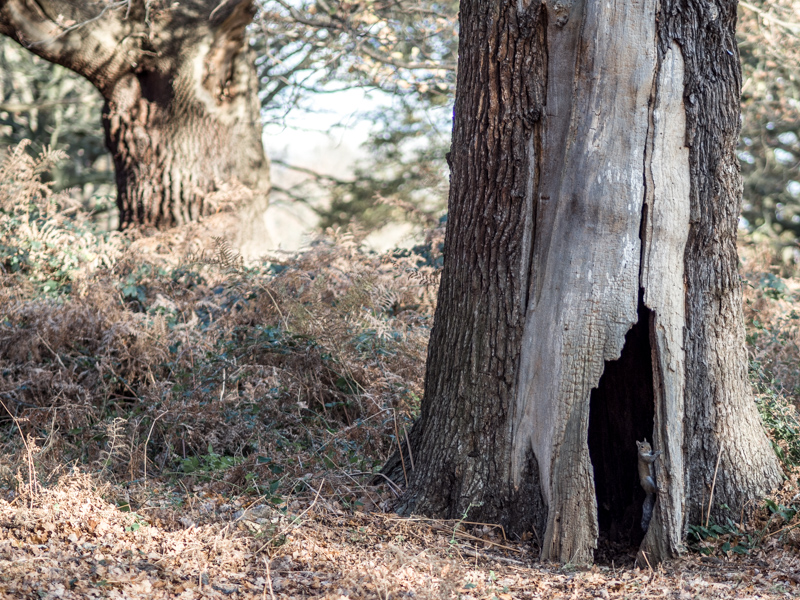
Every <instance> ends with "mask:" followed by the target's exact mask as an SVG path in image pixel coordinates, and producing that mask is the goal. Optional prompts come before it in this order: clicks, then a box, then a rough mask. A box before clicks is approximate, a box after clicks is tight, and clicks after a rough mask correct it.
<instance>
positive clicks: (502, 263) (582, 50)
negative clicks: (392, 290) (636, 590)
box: [385, 0, 780, 564]
mask: <svg viewBox="0 0 800 600" xmlns="http://www.w3.org/2000/svg"><path fill="white" fill-rule="evenodd" d="M735 19H736V4H735V2H729V1H727V0H711V1H707V0H702V1H701V0H661V1H660V2H659V1H658V0H641V1H637V2H634V1H632V0H625V1H622V2H616V3H606V2H589V1H588V0H553V1H551V0H545V2H543V3H540V2H535V1H532V0H519V1H517V0H513V1H512V0H470V1H466V2H462V4H461V14H460V23H461V40H460V53H459V81H458V88H457V93H456V106H455V117H454V131H453V141H452V148H451V154H450V164H451V172H452V178H451V190H450V200H449V216H448V226H447V234H446V241H445V263H444V270H443V274H442V282H441V288H440V291H439V302H438V306H437V311H436V319H435V324H434V327H433V331H432V334H431V340H430V347H429V354H428V365H427V373H426V381H425V398H424V400H423V403H422V410H421V415H420V418H419V419H418V421H417V423H416V424H415V426H414V428H413V430H412V433H411V436H410V445H411V450H412V454H413V457H414V461H415V466H416V470H415V471H413V472H412V473H411V474H410V475H409V485H408V487H407V489H406V491H405V494H404V496H403V497H402V500H401V503H400V505H399V507H398V509H399V511H400V512H401V513H406V514H410V513H427V514H430V515H436V516H439V517H447V518H460V517H463V516H464V515H467V516H468V518H469V520H471V521H483V522H495V523H501V524H503V525H504V527H505V528H506V531H510V532H512V533H515V534H517V535H524V534H525V533H526V532H531V533H532V537H533V539H534V540H535V541H537V542H538V544H539V546H540V548H541V556H542V557H543V558H545V559H555V560H559V561H564V562H588V561H591V560H592V559H593V551H594V549H595V548H596V547H597V542H598V539H601V538H603V537H605V538H608V539H612V540H627V541H629V542H630V543H632V544H641V545H640V549H641V551H642V552H646V553H647V556H648V559H649V561H650V563H651V564H652V563H653V562H654V561H659V560H663V559H666V558H669V557H672V556H675V555H677V554H678V553H680V552H681V551H682V542H683V539H684V535H685V531H686V527H687V524H688V523H691V522H698V521H699V519H700V514H701V511H702V510H704V508H705V509H707V507H708V503H709V496H710V488H711V484H712V479H713V477H714V467H715V464H716V462H717V457H718V456H720V463H719V471H718V473H717V476H716V484H715V491H714V499H713V510H712V514H720V513H719V511H721V510H722V509H721V508H719V507H720V506H721V505H722V504H727V506H729V507H731V509H733V510H734V511H736V510H737V509H738V508H739V507H741V506H743V505H744V504H745V503H746V502H747V501H748V500H750V499H753V498H756V497H758V496H759V495H761V494H763V493H765V492H767V491H768V490H769V489H770V488H772V487H773V486H774V485H775V484H776V483H777V482H778V480H779V477H780V471H779V467H778V463H777V460H776V458H775V456H774V455H773V453H772V451H771V448H770V445H769V443H768V441H767V439H766V436H765V434H764V432H763V430H762V428H761V426H760V423H759V420H758V415H757V411H756V408H755V405H754V403H753V402H752V397H751V393H750V388H749V383H748V380H747V372H746V360H745V351H744V335H743V323H742V316H741V289H740V282H739V277H738V273H737V255H736V228H737V217H738V212H739V203H740V178H739V172H738V165H737V161H736V156H735V154H734V148H735V146H736V140H737V134H738V130H739V105H738V102H739V88H740V83H741V82H740V68H739V61H738V54H737V48H736V44H735V41H734V27H735ZM644 437H647V439H648V440H651V441H652V442H653V446H654V448H655V449H656V450H661V451H662V452H663V454H662V455H661V457H660V458H659V460H658V461H656V463H655V471H656V476H657V480H658V485H659V492H658V494H657V501H656V508H655V514H654V517H653V520H652V522H651V524H650V527H649V529H648V531H647V534H646V535H644V534H643V532H642V531H641V528H640V527H639V519H640V517H641V507H642V501H643V500H644V493H643V491H642V490H641V489H640V487H639V482H638V477H637V469H636V461H637V454H636V446H635V441H636V440H641V439H643V438H644ZM397 463H398V460H397V457H394V458H393V459H391V460H390V462H389V463H388V464H387V465H386V467H385V472H387V473H389V474H391V475H392V476H393V477H395V478H397V479H398V480H402V478H403V475H402V472H400V471H399V469H398V464H397ZM408 464H409V461H408V460H406V465H408ZM738 514H739V513H738V512H737V513H736V515H737V516H738ZM640 557H642V555H640Z"/></svg>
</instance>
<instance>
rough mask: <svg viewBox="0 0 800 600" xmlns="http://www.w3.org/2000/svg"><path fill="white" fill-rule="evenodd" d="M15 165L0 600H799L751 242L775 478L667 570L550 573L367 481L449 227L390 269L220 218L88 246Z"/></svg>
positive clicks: (4, 299)
mask: <svg viewBox="0 0 800 600" xmlns="http://www.w3.org/2000/svg"><path fill="white" fill-rule="evenodd" d="M15 160H16V161H17V162H16V163H14V164H10V165H9V164H6V165H2V168H0V209H2V210H0V306H2V314H0V405H2V406H0V411H2V412H4V413H5V415H7V416H3V417H0V598H9V599H11V598H15V599H16V598H36V599H43V598H48V599H50V598H187V599H188V598H204V597H209V598H231V599H235V598H261V599H264V598H270V599H273V598H293V597H297V598H303V597H321V598H335V599H337V600H344V599H345V598H353V599H355V598H380V599H384V600H388V599H389V598H395V599H397V598H462V599H464V600H469V599H472V598H475V599H477V598H487V599H490V598H498V599H500V600H508V599H510V598H590V597H597V598H680V599H681V600H683V599H689V598H779V597H781V598H782V597H795V596H800V558H799V557H798V550H799V549H800V494H798V491H799V489H800V488H798V484H797V465H798V464H800V419H799V418H798V414H797V410H796V408H795V405H794V404H793V402H796V401H797V397H798V390H800V315H799V314H798V312H796V310H795V309H796V307H797V306H800V304H799V302H800V300H799V299H800V278H798V277H796V274H795V273H794V271H792V270H791V269H788V267H786V266H785V265H781V264H779V263H778V262H776V261H775V260H774V258H773V254H772V252H771V250H769V248H768V247H767V246H764V245H753V244H751V243H743V244H742V248H741V257H742V272H743V277H744V283H745V287H744V290H745V300H746V305H745V319H746V325H747V341H748V351H749V353H750V358H751V361H750V373H751V377H752V381H753V385H754V390H755V395H756V399H757V402H758V406H759V410H760V412H761V415H762V419H763V421H764V424H765V427H766V429H767V432H768V434H769V435H770V437H771V439H772V441H773V444H774V447H775V449H776V451H777V452H778V454H779V456H780V458H781V460H782V461H783V464H784V467H785V470H786V472H787V474H788V477H787V480H786V482H785V483H784V485H783V488H782V489H781V490H779V491H777V492H775V494H774V495H773V496H772V497H770V498H767V499H765V500H764V501H763V502H762V503H760V504H759V505H758V506H753V507H751V509H750V510H749V512H748V513H747V514H742V515H741V516H738V515H737V516H736V518H735V519H727V520H726V521H725V522H724V523H723V522H719V523H717V522H715V521H714V520H713V518H712V519H711V520H708V519H707V520H706V522H705V523H700V524H693V525H691V526H690V536H689V539H688V540H687V544H688V548H689V551H688V552H687V553H686V554H685V555H684V556H683V557H682V558H681V559H680V560H677V561H674V562H672V563H670V564H668V565H660V566H656V567H655V569H636V568H634V566H633V562H634V561H633V559H634V556H633V554H632V551H621V552H620V551H618V552H616V553H615V554H609V553H608V552H605V553H604V554H605V555H609V556H613V557H614V558H613V559H612V560H611V561H610V562H611V564H598V565H596V566H594V567H591V568H583V567H578V566H574V565H567V566H563V565H555V564H545V563H541V562H539V561H538V560H537V555H538V541H537V540H538V535H539V532H535V531H534V532H531V535H530V539H527V540H526V541H519V540H511V539H506V536H505V532H504V531H503V530H502V529H500V528H499V527H497V526H494V525H492V524H481V523H470V522H468V520H467V518H466V517H465V518H464V519H461V520H454V521H441V520H430V519H422V518H415V519H404V518H400V517H398V516H396V515H395V514H394V513H393V512H392V511H391V508H392V501H393V498H394V497H395V496H396V495H397V494H398V493H399V492H400V491H401V487H402V485H398V484H397V483H396V482H387V481H379V482H378V484H377V485H376V482H375V481H373V478H374V477H375V473H376V472H377V471H378V469H379V468H380V466H381V465H382V464H383V463H384V462H385V461H386V460H387V458H388V457H389V456H390V455H391V454H392V453H393V452H394V451H395V450H396V449H397V448H398V447H399V446H400V445H402V444H403V443H404V442H406V441H407V433H408V430H409V428H410V427H411V424H412V422H413V419H414V418H415V416H416V415H417V414H418V411H419V403H420V398H421V396H422V381H423V376H424V363H425V356H426V349H427V340H428V336H429V333H430V326H431V322H432V318H433V310H434V305H435V294H436V287H437V273H438V269H439V267H440V265H441V246H442V231H441V230H434V231H432V232H430V233H429V234H428V235H427V238H426V242H425V243H424V244H421V245H420V246H419V247H417V248H415V249H414V250H411V251H398V252H391V253H388V254H386V255H382V256H379V255H376V254H371V253H368V252H365V251H364V250H363V249H362V248H361V246H360V243H359V234H358V233H355V232H341V231H339V232H328V234H327V235H326V236H325V237H322V238H320V239H319V240H317V241H315V242H314V243H313V244H312V245H311V247H310V248H309V249H308V250H307V251H305V252H303V253H302V254H300V255H297V256H291V257H285V256H284V257H281V256H272V257H268V258H267V259H266V260H263V261H257V262H254V263H250V264H245V263H244V262H243V261H242V260H241V259H240V257H238V256H237V254H236V252H235V251H234V250H233V249H232V246H231V244H230V242H228V241H226V239H230V237H231V236H230V226H231V223H230V220H229V219H228V220H226V219H227V217H226V216H225V215H224V214H223V215H219V216H218V218H214V219H209V220H206V221H205V222H204V223H202V224H200V225H193V226H190V227H185V228H182V229H179V230H174V231H170V232H166V233H162V234H158V235H151V236H149V237H143V236H139V235H137V234H135V233H128V234H124V235H123V234H120V233H118V232H115V233H108V234H102V233H98V232H95V231H93V230H92V229H91V227H90V224H89V223H88V222H87V221H86V220H82V219H81V218H80V217H76V216H75V215H76V214H79V213H76V212H75V210H74V207H71V206H70V205H69V202H68V199H67V198H65V197H63V196H59V197H54V196H53V195H51V194H49V192H47V190H46V189H43V188H41V186H38V185H34V184H35V183H36V178H37V177H38V175H37V173H40V172H41V171H42V170H43V169H42V168H41V165H37V164H36V163H35V161H34V160H33V159H30V160H29V161H28V162H27V163H26V162H25V159H24V157H20V156H17V158H16V159H15ZM3 169H5V171H3ZM3 172H9V173H14V177H13V178H9V179H8V180H3V178H2V173H3ZM26 177H27V178H28V180H29V181H30V182H32V185H29V186H27V187H25V186H23V188H20V187H19V182H20V181H22V182H24V181H25V180H26ZM6 183H7V184H8V185H6ZM4 186H5V187H4ZM20 189H22V192H20ZM20 194H22V195H21V196H20ZM225 236H228V238H226V237H225Z"/></svg>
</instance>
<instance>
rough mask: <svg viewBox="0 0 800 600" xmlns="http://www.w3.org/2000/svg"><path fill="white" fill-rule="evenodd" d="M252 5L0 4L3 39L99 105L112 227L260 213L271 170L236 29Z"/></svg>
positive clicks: (229, 1)
mask: <svg viewBox="0 0 800 600" xmlns="http://www.w3.org/2000/svg"><path fill="white" fill-rule="evenodd" d="M254 11H255V9H254V7H253V2H252V0H188V1H181V2H171V1H167V0H121V1H115V2H112V1H111V0H104V1H88V2H72V1H68V0H0V33H2V34H5V35H7V36H9V37H11V38H13V39H14V40H16V41H17V42H19V43H20V44H22V45H23V46H24V47H26V48H28V49H29V50H30V51H32V52H34V53H35V54H37V55H39V56H41V57H42V58H44V59H46V60H49V61H51V62H54V63H58V64H60V65H63V66H65V67H67V68H69V69H71V70H73V71H75V72H76V73H78V74H79V75H81V76H83V77H85V78H86V79H88V80H89V81H90V82H91V83H92V84H93V85H94V86H95V87H96V88H97V89H98V90H99V91H100V93H101V94H102V95H103V98H104V99H105V108H104V114H103V124H104V127H105V132H106V144H107V146H108V149H109V150H110V151H111V153H112V155H113V158H114V164H115V167H116V179H117V191H118V195H117V204H118V206H119V210H120V226H121V227H123V228H124V227H129V226H133V225H137V226H138V225H143V226H150V227H157V228H165V227H171V226H174V225H180V224H183V223H186V222H188V221H194V220H196V219H198V218H199V217H200V216H202V215H205V214H209V213H211V212H214V211H215V210H217V209H218V208H219V204H220V203H221V202H224V201H226V200H233V199H238V200H241V199H242V197H244V198H245V204H246V207H245V209H244V210H245V212H246V217H245V219H244V220H245V222H246V223H249V224H250V225H251V226H252V225H253V224H254V223H255V222H256V221H258V220H260V218H261V215H262V214H263V211H264V210H265V209H266V203H267V194H268V192H269V162H268V161H267V159H266V157H265V155H264V150H263V147H262V143H261V119H260V112H259V111H260V103H259V100H258V96H257V78H256V72H255V66H254V63H253V56H252V55H251V53H250V52H249V50H248V47H247V43H246V38H245V27H246V26H247V25H248V24H249V23H250V21H251V20H252V17H253V14H254Z"/></svg>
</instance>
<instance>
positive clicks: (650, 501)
mask: <svg viewBox="0 0 800 600" xmlns="http://www.w3.org/2000/svg"><path fill="white" fill-rule="evenodd" d="M655 504H656V495H655V494H647V498H645V499H644V505H643V506H642V531H647V528H648V527H650V519H652V518H653V507H654V506H655Z"/></svg>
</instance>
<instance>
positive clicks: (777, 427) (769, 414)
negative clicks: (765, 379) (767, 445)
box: [756, 388, 800, 469]
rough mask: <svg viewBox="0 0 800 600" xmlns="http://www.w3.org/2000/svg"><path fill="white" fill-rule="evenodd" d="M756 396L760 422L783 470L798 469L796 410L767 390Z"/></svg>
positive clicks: (799, 436)
mask: <svg viewBox="0 0 800 600" xmlns="http://www.w3.org/2000/svg"><path fill="white" fill-rule="evenodd" d="M762 389H763V391H762V393H761V394H759V395H758V396H757V399H756V403H757V405H758V412H759V413H760V414H761V421H762V422H763V423H764V427H765V428H766V430H767V433H768V434H769V437H770V440H771V441H772V447H773V448H774V449H775V453H776V454H777V455H778V457H779V458H780V459H781V462H782V463H783V465H784V468H787V469H788V468H791V467H800V415H798V412H797V408H796V407H795V406H794V405H793V404H791V403H790V402H788V401H787V400H786V398H784V397H783V396H782V395H780V394H777V393H775V392H774V391H772V390H770V389H769V388H766V389H764V388H762Z"/></svg>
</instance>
